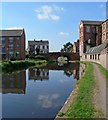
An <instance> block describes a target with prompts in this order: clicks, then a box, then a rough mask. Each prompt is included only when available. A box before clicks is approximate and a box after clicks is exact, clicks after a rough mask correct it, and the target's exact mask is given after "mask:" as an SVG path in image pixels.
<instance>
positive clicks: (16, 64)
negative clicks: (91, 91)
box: [1, 60, 47, 72]
mask: <svg viewBox="0 0 108 120" xmlns="http://www.w3.org/2000/svg"><path fill="white" fill-rule="evenodd" d="M46 64H47V61H46V60H19V61H3V62H2V64H1V67H2V71H3V72H13V71H17V70H22V69H27V68H28V67H33V66H36V67H40V66H44V65H46Z"/></svg>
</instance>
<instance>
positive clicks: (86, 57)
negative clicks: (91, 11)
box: [80, 19, 108, 70]
mask: <svg viewBox="0 0 108 120" xmlns="http://www.w3.org/2000/svg"><path fill="white" fill-rule="evenodd" d="M89 22H90V21H89ZM90 23H91V25H92V26H93V22H90ZM96 23H97V25H96ZM99 23H100V24H99ZM82 26H83V25H82ZM82 26H80V29H81V27H82ZM95 30H96V32H95V36H94V35H93V33H92V30H91V33H90V36H89V38H90V41H88V42H89V45H88V44H85V40H86V39H84V37H85V36H87V35H86V33H85V32H84V31H83V33H82V34H83V35H84V37H82V36H81V33H80V60H81V61H92V62H97V63H99V64H101V65H102V66H103V67H105V68H106V69H107V70H108V63H107V61H108V19H107V20H105V21H103V22H99V21H96V22H95ZM80 31H81V30H80ZM92 35H93V38H94V39H93V38H92ZM85 38H86V37H85ZM91 38H92V39H91ZM92 41H93V42H92ZM95 43H96V44H95ZM84 44H85V46H84ZM81 45H82V46H81ZM88 46H89V47H88ZM81 47H82V48H81ZM87 47H88V49H87ZM84 49H85V51H84ZM82 50H83V51H82Z"/></svg>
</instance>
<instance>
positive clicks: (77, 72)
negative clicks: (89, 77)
mask: <svg viewBox="0 0 108 120" xmlns="http://www.w3.org/2000/svg"><path fill="white" fill-rule="evenodd" d="M73 75H74V78H75V79H77V80H79V66H78V69H74V70H73Z"/></svg>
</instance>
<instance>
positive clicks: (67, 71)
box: [2, 63, 84, 118]
mask: <svg viewBox="0 0 108 120" xmlns="http://www.w3.org/2000/svg"><path fill="white" fill-rule="evenodd" d="M82 68H83V69H82ZM83 72H84V67H83V65H82V64H80V63H68V64H65V65H58V64H57V63H55V64H48V65H46V66H44V67H40V68H30V69H27V70H23V71H18V72H14V73H11V74H8V73H5V74H3V75H2V116H3V118H55V116H56V114H57V113H58V112H59V110H60V109H61V108H62V106H63V105H64V103H65V101H66V100H67V98H68V97H69V95H70V93H71V92H72V91H73V90H74V86H75V84H76V81H77V80H79V78H80V77H81V75H82V74H83Z"/></svg>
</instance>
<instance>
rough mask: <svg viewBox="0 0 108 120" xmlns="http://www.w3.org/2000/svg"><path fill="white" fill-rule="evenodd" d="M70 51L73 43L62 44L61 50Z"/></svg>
mask: <svg viewBox="0 0 108 120" xmlns="http://www.w3.org/2000/svg"><path fill="white" fill-rule="evenodd" d="M72 51H73V44H72V43H70V42H68V43H66V44H65V45H63V48H62V49H61V52H72Z"/></svg>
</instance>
